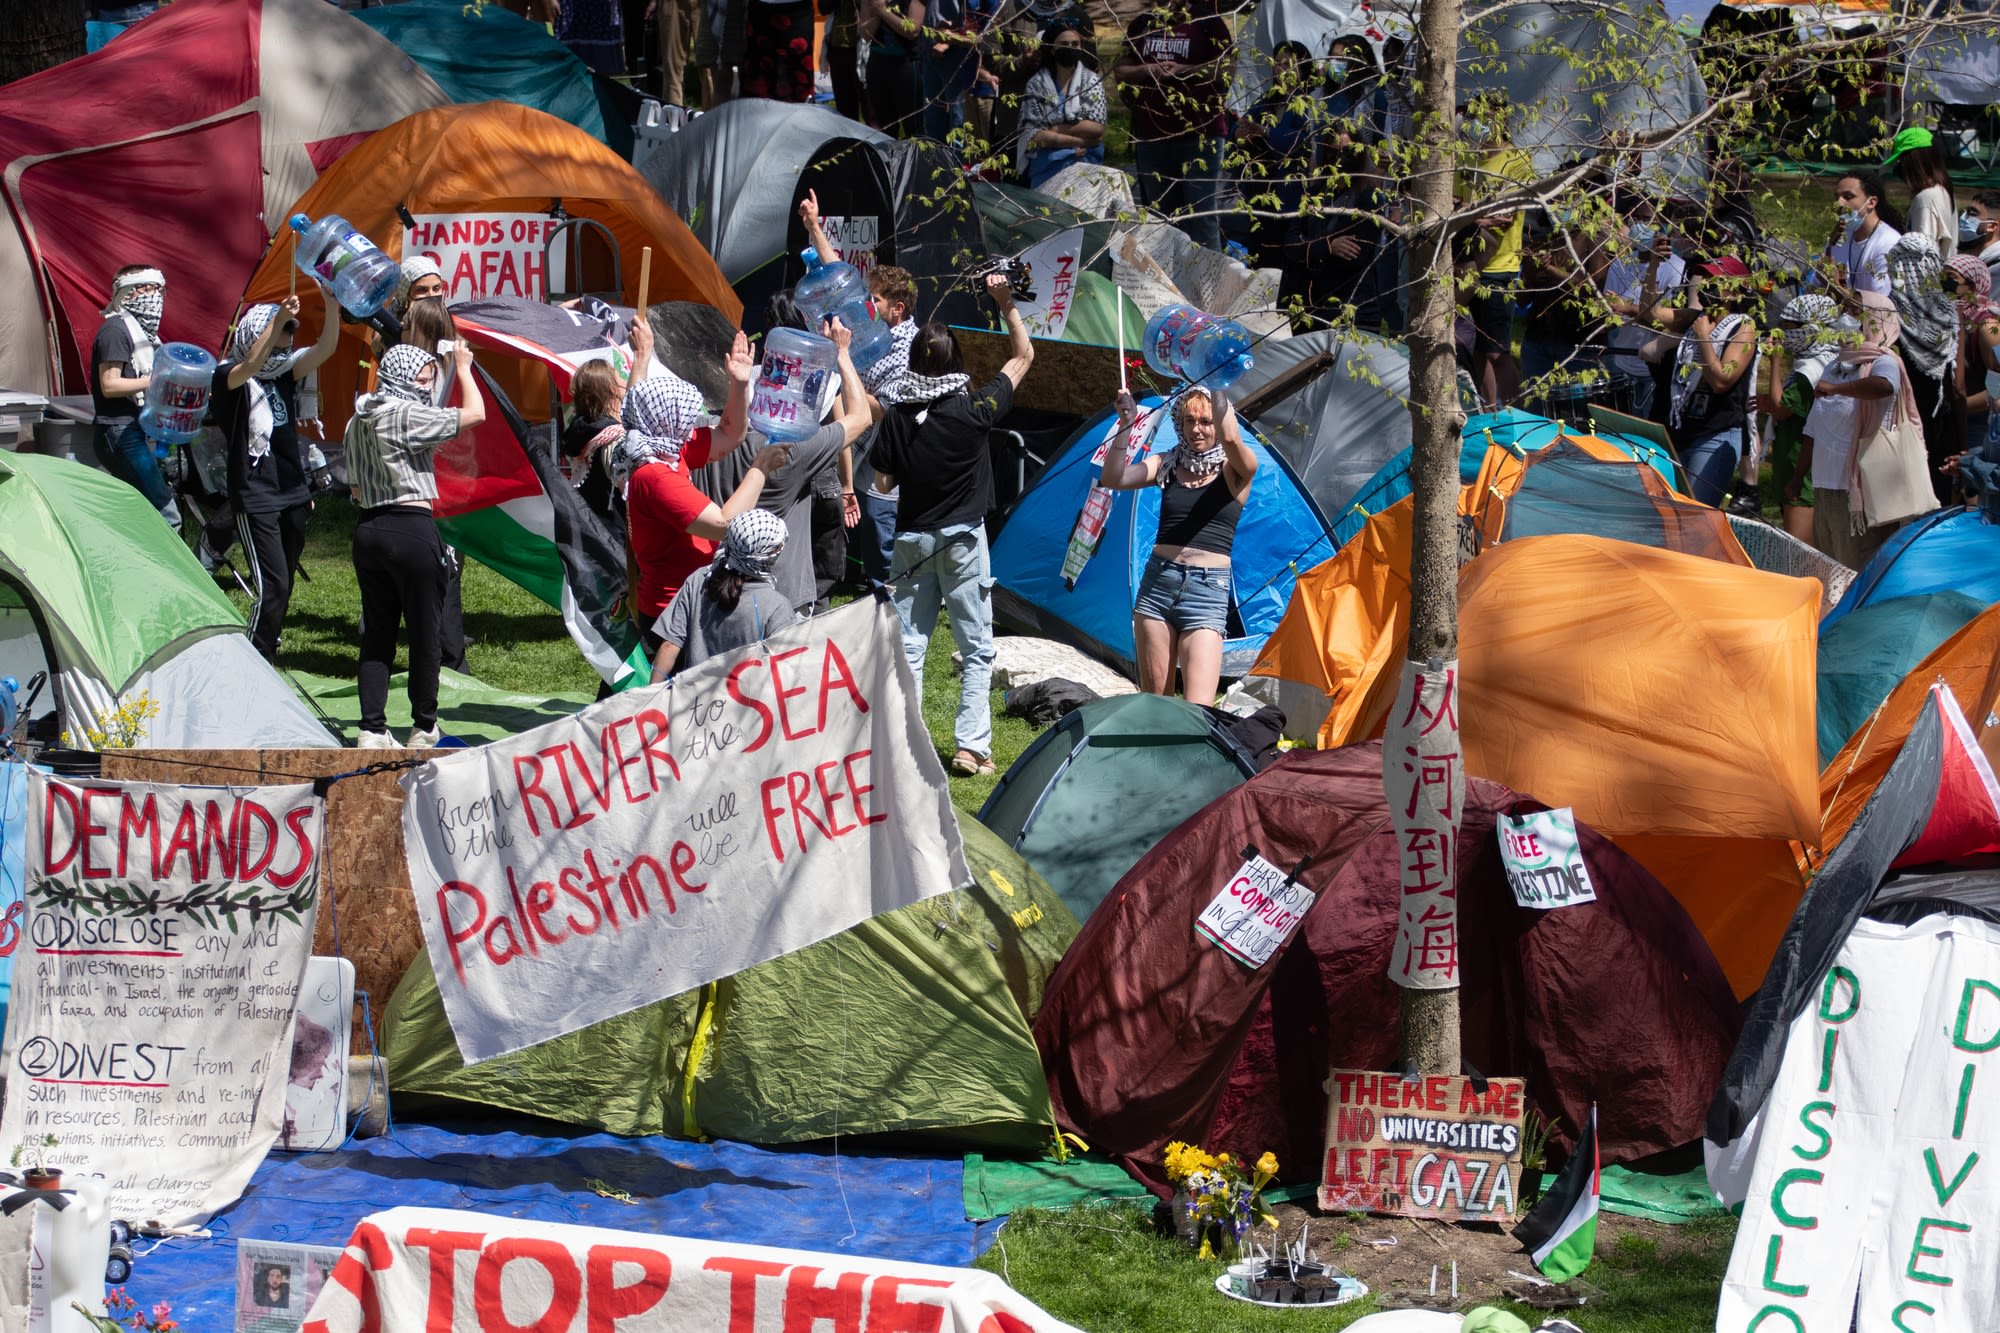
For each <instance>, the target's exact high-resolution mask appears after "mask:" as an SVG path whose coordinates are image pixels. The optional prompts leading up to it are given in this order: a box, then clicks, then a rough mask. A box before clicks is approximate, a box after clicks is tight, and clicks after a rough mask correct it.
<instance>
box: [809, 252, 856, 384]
mask: <svg viewBox="0 0 2000 1333" xmlns="http://www.w3.org/2000/svg"><path fill="white" fill-rule="evenodd" d="M799 258H800V259H803V260H804V261H805V265H806V275H805V276H804V277H803V278H800V279H799V285H798V286H796V287H794V288H792V299H793V300H794V301H796V302H798V304H799V309H800V310H802V311H804V312H805V316H806V318H807V319H809V320H811V321H812V322H813V325H814V327H818V325H819V322H820V321H821V320H823V319H825V318H826V317H827V314H828V312H839V311H840V310H842V309H844V308H845V307H847V306H851V305H861V304H862V303H864V302H866V301H867V300H868V280H867V279H866V278H864V277H862V276H861V270H860V269H858V268H856V267H854V265H852V264H843V263H841V262H840V261H839V260H838V259H836V260H834V261H833V262H832V263H831V264H829V263H825V262H824V261H822V260H821V259H820V257H819V251H817V250H815V249H812V248H811V247H807V248H806V249H804V250H801V251H800V252H799ZM857 364H859V363H858V362H857Z"/></svg>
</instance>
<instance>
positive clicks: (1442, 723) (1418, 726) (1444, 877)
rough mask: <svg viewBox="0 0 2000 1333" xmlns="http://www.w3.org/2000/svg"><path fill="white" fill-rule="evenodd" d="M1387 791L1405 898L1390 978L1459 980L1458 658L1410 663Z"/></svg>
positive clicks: (1436, 982)
mask: <svg viewBox="0 0 2000 1333" xmlns="http://www.w3.org/2000/svg"><path fill="white" fill-rule="evenodd" d="M1382 788H1383V792H1384V793H1385V794H1386V795H1387V797H1388V799H1389V817H1390V819H1391V820H1392V821H1393V822H1394V824H1395V827H1396V850H1397V854H1398V856H1399V857H1400V858H1401V861H1402V867H1403V896H1402V901H1401V904H1400V907H1399V909H1398V911H1397V913H1396V948H1395V952H1394V953H1393V954H1391V955H1390V959H1389V979H1390V980H1391V981H1394V982H1395V983H1396V984H1397V985H1398V986H1407V987H1409V988H1410V989H1412V990H1445V989H1448V988H1450V987H1452V986H1456V985H1458V980H1459V978H1458V821H1459V815H1460V811H1461V810H1462V809H1463V807H1464V805H1465V765H1464V763H1463V762H1462V760H1461V758H1460V755H1459V748H1458V662H1457V660H1456V659H1453V660H1452V661H1449V662H1442V663H1439V664H1438V665H1437V667H1436V668H1435V669H1432V668H1427V667H1423V666H1420V665H1418V664H1417V663H1415V662H1404V663H1403V678H1402V684H1401V685H1400V686H1399V687H1398V688H1397V690H1396V703H1395V706H1394V707H1393V708H1392V709H1390V711H1389V725H1388V728H1387V730H1386V731H1385V732H1384V733H1383V736H1382Z"/></svg>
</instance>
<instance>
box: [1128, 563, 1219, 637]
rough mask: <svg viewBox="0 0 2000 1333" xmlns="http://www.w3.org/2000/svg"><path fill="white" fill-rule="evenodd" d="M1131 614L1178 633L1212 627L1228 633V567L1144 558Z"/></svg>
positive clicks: (1217, 630) (1216, 630)
mask: <svg viewBox="0 0 2000 1333" xmlns="http://www.w3.org/2000/svg"><path fill="white" fill-rule="evenodd" d="M1132 614H1133V615H1135V616H1139V617H1141V618H1143V619H1146V620H1158V621H1163V622H1165V624H1166V625H1167V627H1168V628H1170V629H1172V630H1174V631H1175V632H1176V633H1179V634H1187V633H1189V632H1191V631H1193V630H1198V629H1212V630H1214V631H1215V632H1216V633H1217V634H1220V635H1222V636H1223V637H1225V638H1227V637H1228V634H1229V571H1228V570H1226V569H1210V568H1209V567H1208V566H1206V565H1177V564H1175V563H1173V562H1172V561H1170V560H1166V559H1163V558H1161V557H1160V556H1157V555H1156V556H1154V557H1152V558H1151V559H1150V560H1148V561H1146V574H1145V577H1144V578H1142V579H1140V580H1139V596H1138V597H1137V598H1136V599H1135V600H1134V601H1133V603H1132Z"/></svg>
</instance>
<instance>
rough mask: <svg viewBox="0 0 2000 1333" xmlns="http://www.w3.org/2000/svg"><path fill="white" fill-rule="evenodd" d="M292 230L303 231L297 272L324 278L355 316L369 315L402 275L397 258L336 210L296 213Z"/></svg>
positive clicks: (347, 310)
mask: <svg viewBox="0 0 2000 1333" xmlns="http://www.w3.org/2000/svg"><path fill="white" fill-rule="evenodd" d="M292 230H293V231H295V232H297V233H298V234H299V243H298V246H297V251H296V262H297V263H298V266H299V272H301V273H303V274H305V275H306V276H307V277H310V278H317V279H319V280H320V282H322V283H324V284H325V285H326V287H327V289H328V290H330V291H331V292H332V293H333V299H334V300H336V301H338V302H340V307H341V309H343V310H345V311H346V312H347V313H348V314H350V315H352V316H354V317H355V318H356V319H366V318H368V317H369V316H370V315H372V314H374V313H375V312H376V311H378V310H380V309H381V308H382V307H383V306H384V305H386V304H388V301H389V298H390V297H392V296H394V295H395V294H396V288H397V287H398V286H399V285H401V283H402V281H403V270H402V269H401V268H400V267H399V266H398V265H397V263H396V261H395V260H393V259H391V258H389V256H387V255H385V254H383V253H382V252H381V250H379V249H377V248H376V245H375V242H373V241H371V240H369V239H368V238H367V237H366V236H363V235H362V234H361V233H360V232H358V231H356V230H355V229H354V227H353V226H352V224H350V223H349V222H348V220H347V219H346V218H344V217H342V216H340V214H338V213H328V214H327V215H326V216H324V217H322V218H321V219H320V220H319V221H318V222H314V221H312V220H311V219H309V218H307V217H306V215H305V214H303V213H294V214H292Z"/></svg>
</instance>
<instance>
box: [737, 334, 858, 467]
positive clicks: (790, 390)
mask: <svg viewBox="0 0 2000 1333" xmlns="http://www.w3.org/2000/svg"><path fill="white" fill-rule="evenodd" d="M839 361H840V356H839V353H837V352H836V351H834V348H833V344H832V343H830V342H828V341H827V340H826V339H824V338H822V337H820V336H819V335H818V334H816V333H801V332H800V331H799V330H797V329H772V330H771V331H770V332H769V333H767V334H765V335H764V360H763V363H762V364H761V365H760V366H759V367H758V368H757V382H756V383H755V384H753V385H752V386H751V387H750V424H751V426H752V427H754V428H755V429H757V430H759V431H762V432H763V434H764V437H765V438H766V439H768V440H770V441H772V442H773V443H775V444H789V443H792V442H793V441H796V440H803V439H805V438H806V437H808V436H810V435H811V434H812V433H813V432H814V431H816V430H818V429H819V399H820V394H821V392H822V391H823V390H824V389H825V387H826V378H827V376H829V375H832V374H834V373H836V372H835V367H836V366H837V365H838V364H839Z"/></svg>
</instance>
